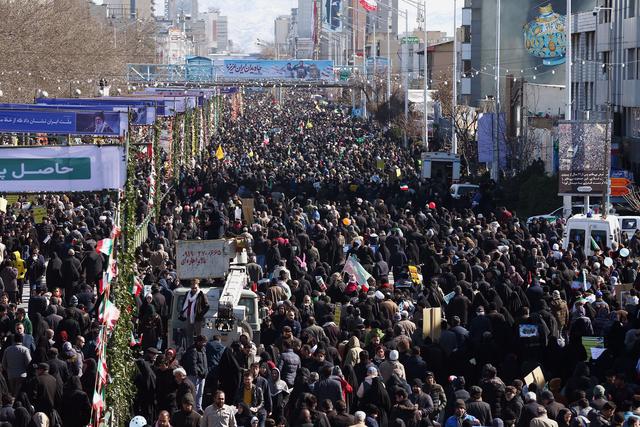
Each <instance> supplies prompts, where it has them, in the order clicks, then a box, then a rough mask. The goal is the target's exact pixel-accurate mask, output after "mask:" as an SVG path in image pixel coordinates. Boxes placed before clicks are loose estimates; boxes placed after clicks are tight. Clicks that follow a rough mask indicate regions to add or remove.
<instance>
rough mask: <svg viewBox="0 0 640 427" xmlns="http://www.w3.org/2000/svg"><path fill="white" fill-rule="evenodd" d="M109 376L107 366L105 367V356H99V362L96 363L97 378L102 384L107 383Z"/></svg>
mask: <svg viewBox="0 0 640 427" xmlns="http://www.w3.org/2000/svg"><path fill="white" fill-rule="evenodd" d="M108 376H109V368H108V367H107V358H106V357H104V356H103V357H100V363H99V364H98V378H100V382H101V383H102V385H105V384H106V383H107V379H108Z"/></svg>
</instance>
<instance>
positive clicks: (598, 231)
mask: <svg viewBox="0 0 640 427" xmlns="http://www.w3.org/2000/svg"><path fill="white" fill-rule="evenodd" d="M620 237H621V234H620V223H619V222H618V217H617V216H616V215H608V216H607V217H606V218H603V217H602V215H599V214H598V215H584V214H580V215H574V216H572V217H571V218H569V219H568V220H567V225H566V226H565V228H564V232H563V235H562V247H563V248H564V249H567V248H568V247H569V242H571V243H573V244H574V246H575V247H576V248H577V247H582V248H583V250H584V253H585V254H586V255H587V256H591V255H593V254H594V252H595V247H596V245H597V247H599V248H600V250H604V249H605V248H611V245H612V243H614V242H615V243H616V244H620Z"/></svg>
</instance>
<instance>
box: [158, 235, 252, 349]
mask: <svg viewBox="0 0 640 427" xmlns="http://www.w3.org/2000/svg"><path fill="white" fill-rule="evenodd" d="M236 248H237V251H236V253H235V257H234V259H233V261H232V262H231V263H230V264H229V267H228V271H227V273H226V279H225V285H224V287H223V288H220V287H204V288H200V289H201V291H202V292H204V294H205V295H206V297H207V300H208V302H209V311H208V312H207V313H206V314H205V317H204V325H203V328H202V335H204V336H205V337H207V340H210V339H211V338H212V337H213V336H214V335H219V336H220V338H221V341H222V343H223V344H224V345H229V344H231V343H232V342H233V341H236V340H238V339H239V337H240V335H241V334H243V333H247V334H248V335H249V338H250V339H251V340H252V341H254V342H255V343H256V344H259V342H260V316H259V310H258V296H257V295H256V294H255V293H254V292H253V291H251V289H250V288H249V280H248V278H249V275H248V274H247V269H246V264H247V253H246V251H245V250H244V249H243V248H241V247H240V246H236ZM221 256H226V255H221ZM177 262H180V260H179V259H178V260H177ZM189 291H190V288H188V287H183V288H177V289H176V290H174V296H173V301H172V304H171V318H170V319H169V322H168V340H169V343H168V344H169V347H173V348H175V349H176V352H177V353H178V354H180V353H181V352H183V351H184V350H186V348H187V343H188V340H187V337H186V335H185V333H184V331H185V326H186V320H181V319H180V313H181V311H182V307H183V306H184V301H185V298H186V295H187V293H188V292H189Z"/></svg>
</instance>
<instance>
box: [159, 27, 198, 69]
mask: <svg viewBox="0 0 640 427" xmlns="http://www.w3.org/2000/svg"><path fill="white" fill-rule="evenodd" d="M156 39H157V43H158V45H157V48H158V57H159V62H160V63H162V64H184V62H185V58H186V57H187V56H189V55H193V53H194V49H193V42H192V41H191V40H190V39H189V37H187V34H186V33H185V32H184V31H183V30H182V28H180V27H177V26H170V27H169V28H167V29H163V30H161V31H160V32H159V34H158V36H157V38H156Z"/></svg>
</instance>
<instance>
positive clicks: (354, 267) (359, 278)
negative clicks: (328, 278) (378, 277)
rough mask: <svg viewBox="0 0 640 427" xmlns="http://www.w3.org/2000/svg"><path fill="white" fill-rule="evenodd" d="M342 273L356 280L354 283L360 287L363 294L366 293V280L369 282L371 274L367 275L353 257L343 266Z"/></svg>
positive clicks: (367, 287)
mask: <svg viewBox="0 0 640 427" xmlns="http://www.w3.org/2000/svg"><path fill="white" fill-rule="evenodd" d="M342 272H343V273H349V274H350V275H352V276H353V277H354V278H355V279H356V283H357V284H358V285H360V286H361V287H362V289H363V290H364V291H365V292H367V290H368V289H369V285H368V283H367V280H369V278H370V277H371V274H369V273H368V272H367V270H365V269H364V267H363V266H362V265H361V264H360V263H359V262H358V260H357V259H356V258H355V257H354V256H353V255H352V256H350V257H349V259H348V260H347V262H346V263H345V264H344V268H343V269H342Z"/></svg>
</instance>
